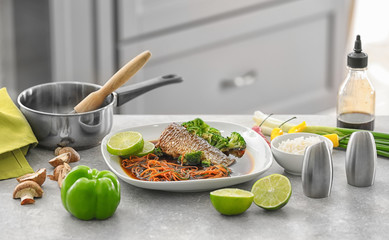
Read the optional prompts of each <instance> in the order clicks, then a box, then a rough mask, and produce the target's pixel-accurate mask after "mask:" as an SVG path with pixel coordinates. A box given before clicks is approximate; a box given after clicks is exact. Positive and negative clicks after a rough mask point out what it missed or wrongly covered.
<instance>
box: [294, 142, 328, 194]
mask: <svg viewBox="0 0 389 240" xmlns="http://www.w3.org/2000/svg"><path fill="white" fill-rule="evenodd" d="M301 177H302V182H303V191H304V194H305V195H306V196H307V197H311V198H325V197H328V196H329V195H330V193H331V188H332V179H333V166H332V155H331V151H330V149H329V148H328V146H327V144H326V143H325V142H324V141H323V142H319V143H316V144H314V145H312V146H309V147H307V148H306V150H305V153H304V162H303V168H302V174H301Z"/></svg>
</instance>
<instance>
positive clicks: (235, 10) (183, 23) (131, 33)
mask: <svg viewBox="0 0 389 240" xmlns="http://www.w3.org/2000/svg"><path fill="white" fill-rule="evenodd" d="M282 2H285V0H239V1H235V0H212V1H209V0H163V1H158V0H137V1H134V0H132V1H128V0H119V1H118V13H119V14H118V23H119V26H118V27H119V32H118V34H119V36H118V37H119V40H121V41H123V40H124V41H133V40H134V39H141V38H144V37H148V36H150V35H156V34H163V33H164V32H169V31H175V30H179V29H185V28H188V27H193V26H195V25H201V24H206V23H207V22H209V21H214V20H217V19H220V18H223V17H228V16H232V15H236V14H240V13H241V12H242V11H243V12H244V11H248V10H250V9H252V8H262V7H267V6H268V5H274V4H279V3H282Z"/></svg>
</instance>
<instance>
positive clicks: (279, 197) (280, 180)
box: [251, 174, 292, 210]
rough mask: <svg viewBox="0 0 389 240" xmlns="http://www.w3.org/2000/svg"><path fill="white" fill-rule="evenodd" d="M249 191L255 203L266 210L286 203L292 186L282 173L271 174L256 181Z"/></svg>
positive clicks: (275, 208) (274, 208)
mask: <svg viewBox="0 0 389 240" xmlns="http://www.w3.org/2000/svg"><path fill="white" fill-rule="evenodd" d="M251 192H252V193H253V194H254V203H255V204H256V205H258V206H259V207H261V208H263V209H266V210H277V209H280V208H282V207H283V206H285V205H286V204H287V203H288V201H289V198H290V196H291V195H292V186H291V185H290V181H289V179H288V178H287V177H285V176H284V175H281V174H272V175H269V176H267V177H264V178H261V179H259V180H258V181H256V182H255V183H254V185H253V187H252V189H251Z"/></svg>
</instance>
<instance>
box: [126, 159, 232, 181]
mask: <svg viewBox="0 0 389 240" xmlns="http://www.w3.org/2000/svg"><path fill="white" fill-rule="evenodd" d="M121 164H122V167H123V168H125V169H128V170H129V171H130V172H131V174H132V175H133V176H134V177H135V178H137V179H140V180H145V181H182V180H191V179H209V178H221V177H228V176H229V175H230V174H231V170H230V169H229V168H226V167H224V166H223V165H214V166H210V167H205V168H202V169H201V168H199V167H197V166H183V165H181V164H176V163H173V162H171V161H168V160H165V159H159V157H158V156H157V155H155V154H152V153H149V154H147V155H146V156H143V157H136V156H131V157H129V158H128V159H122V160H121Z"/></svg>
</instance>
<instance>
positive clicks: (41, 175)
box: [16, 168, 46, 186]
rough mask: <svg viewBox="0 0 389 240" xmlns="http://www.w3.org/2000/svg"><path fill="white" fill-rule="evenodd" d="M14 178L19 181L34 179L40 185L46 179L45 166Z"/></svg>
mask: <svg viewBox="0 0 389 240" xmlns="http://www.w3.org/2000/svg"><path fill="white" fill-rule="evenodd" d="M16 180H17V181H18V182H20V183H21V182H25V181H34V182H36V183H38V184H39V185H40V186H41V185H42V184H43V183H44V182H45V180H46V168H41V169H39V170H38V171H36V172H35V173H28V174H26V175H23V176H21V177H18V178H17V179H16Z"/></svg>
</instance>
